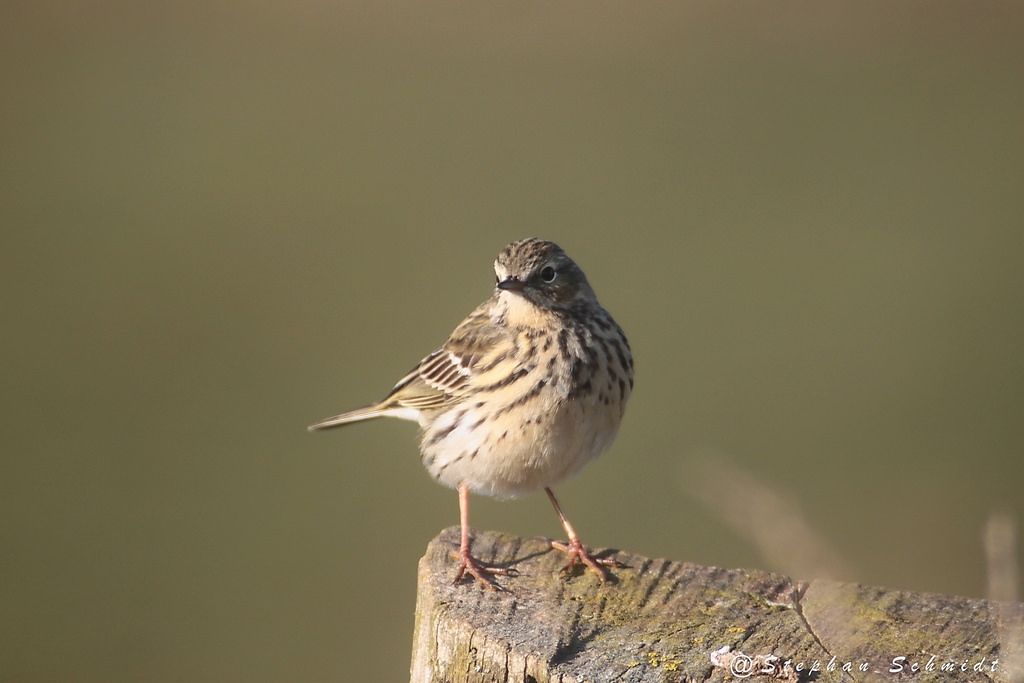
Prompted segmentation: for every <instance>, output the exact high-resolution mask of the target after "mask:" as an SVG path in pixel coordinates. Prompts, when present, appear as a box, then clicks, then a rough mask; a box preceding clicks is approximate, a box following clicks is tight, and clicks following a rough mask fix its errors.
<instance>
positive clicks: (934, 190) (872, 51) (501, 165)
mask: <svg viewBox="0 0 1024 683" xmlns="http://www.w3.org/2000/svg"><path fill="white" fill-rule="evenodd" d="M1022 29H1024V6H1022V5H1021V4H1020V3H1018V2H992V3H984V4H977V3H962V2H946V1H939V2H931V1H929V2H925V1H923V0H912V1H909V2H901V3H892V2H888V1H886V2H848V3H833V4H828V3H826V4H821V3H816V2H776V3H759V2H733V1H731V0H727V1H724V2H723V1H720V0H698V1H695V2H687V3H654V2H640V3H593V2H587V3H578V2H566V3H540V2H524V3H507V4H504V3H502V4H492V3H468V2H467V3H413V2H389V3H348V2H336V3H324V2H314V3H303V2H299V3H259V2H257V3H232V2H226V1H224V0H213V1H212V2H178V3H170V2H167V3H129V2H110V1H104V0H101V1H100V2H93V3H70V2H61V1H60V0H55V1H52V2H46V1H43V2H33V3H27V2H20V1H14V2H7V3H4V5H3V7H2V9H0V54H2V61H0V85H2V88H3V96H2V100H0V168H2V174H3V176H2V177H3V182H2V183H0V223H2V226H3V239H2V256H0V262H2V270H0V280H2V286H3V292H4V295H3V312H4V314H3V320H4V325H3V328H4V329H3V334H2V336H0V339H2V344H3V356H4V359H5V362H4V364H3V367H4V370H3V372H4V375H5V380H4V388H5V392H4V393H5V399H4V401H3V404H2V410H0V415H2V417H0V419H2V420H3V433H4V434H5V435H6V438H5V449H4V453H3V460H2V471H0V513H2V520H3V521H2V522H0V613H2V618H0V681H4V682H5V683H6V682H8V681H12V682H14V681H19V682H20V681H242V680H245V681H279V680H294V681H335V680H359V681H396V680H404V679H406V678H407V675H408V674H407V672H408V663H409V652H410V648H411V635H412V626H413V607H414V602H415V575H416V562H417V559H418V557H419V556H420V554H421V553H422V551H423V549H424V548H425V546H426V544H427V542H428V541H429V539H430V538H431V537H432V536H433V535H434V534H436V533H437V532H438V531H439V530H440V529H442V528H443V527H445V526H449V525H452V524H456V523H457V522H458V507H457V500H456V495H455V493H454V492H453V491H450V490H447V489H443V488H441V487H438V486H437V485H435V484H434V483H433V482H432V481H431V480H430V479H429V477H428V476H427V475H426V474H425V473H424V472H423V470H422V468H421V466H420V464H419V459H418V455H417V451H416V446H415V440H414V437H415V427H414V426H412V425H410V424H408V423H396V422H389V421H380V422H376V423H372V424H367V425H363V426H359V427H352V428H349V429H346V430H343V431H334V432H330V433H320V434H308V433H306V431H305V427H306V425H308V424H310V423H312V422H313V421H315V420H317V419H319V418H322V417H325V416H327V415H330V414H334V413H335V412H339V411H341V410H344V409H348V408H352V407H355V406H358V405H361V404H363V403H366V402H368V401H370V400H373V399H376V398H379V397H381V396H382V395H383V394H384V393H385V392H386V391H387V390H388V389H389V388H390V387H391V385H392V384H393V383H394V381H395V380H397V379H398V377H400V376H401V375H402V374H403V373H404V372H406V371H407V370H408V369H409V368H410V367H412V365H413V364H414V363H415V362H416V361H418V360H419V359H420V357H421V356H423V355H424V354H426V353H427V352H428V351H430V350H432V349H433V348H434V347H435V346H436V345H437V344H439V343H441V342H442V341H443V340H444V338H445V337H446V335H447V334H448V332H449V331H450V330H451V329H452V328H453V327H454V326H455V324H456V323H458V322H459V321H460V320H461V319H462V318H463V316H464V315H465V314H466V313H468V312H469V311H470V310H471V309H472V308H473V307H474V306H475V305H476V304H478V303H479V302H480V301H482V300H483V299H485V298H486V297H487V296H489V293H490V289H491V286H492V283H493V273H492V271H491V263H492V261H493V259H494V257H495V256H496V255H497V253H498V251H499V250H500V249H501V248H502V247H503V246H504V245H505V244H506V243H507V242H510V241H512V240H514V239H519V238H523V237H527V236H531V235H537V236H541V237H545V238H548V239H552V240H555V241H557V242H559V243H560V244H561V245H562V246H563V247H565V249H566V250H567V251H568V252H569V254H570V255H571V256H573V257H574V258H575V259H576V260H577V262H579V263H580V264H581V266H582V267H583V269H584V270H585V271H586V272H587V274H588V276H589V278H590V281H591V283H592V284H593V285H594V287H595V289H596V290H597V292H598V294H599V296H600V298H601V301H602V303H603V304H604V305H605V307H606V308H608V309H609V310H610V311H611V312H612V313H613V314H614V315H615V317H616V318H617V320H618V321H619V322H620V324H621V325H622V326H623V327H624V328H625V330H626V332H627V333H628V334H629V336H630V340H631V342H632V345H633V350H634V353H635V356H636V359H637V372H638V375H637V389H636V393H635V394H634V397H633V400H632V404H631V405H630V408H629V410H628V411H627V417H626V421H625V423H624V425H623V428H622V431H621V433H620V437H619V439H618V441H617V442H616V444H615V445H614V447H613V448H612V450H611V451H610V452H608V453H607V454H605V456H603V457H602V458H601V459H600V460H598V461H597V462H595V463H593V464H592V465H590V466H589V467H588V468H587V469H586V470H584V472H583V474H582V475H581V476H580V477H577V478H576V479H574V480H573V481H571V482H568V483H566V484H563V485H562V486H561V487H559V488H558V489H557V490H558V492H559V494H560V498H561V500H562V503H563V504H564V506H565V508H566V510H567V512H568V514H569V516H570V518H571V519H572V520H573V521H574V522H575V524H576V527H577V529H578V530H579V531H580V534H581V536H582V537H583V540H584V541H586V542H587V543H589V544H591V545H595V546H600V547H608V546H611V547H617V548H621V549H624V550H629V551H633V552H638V553H643V554H647V555H651V556H657V557H671V558H674V559H680V560H689V561H694V562H699V563H704V564H714V565H721V566H728V567H736V566H738V567H760V568H766V569H773V570H779V571H792V572H794V573H796V572H802V575H801V576H800V577H799V578H813V576H816V575H821V574H823V573H828V574H831V575H834V576H836V577H837V578H842V579H847V580H853V581H858V582H864V583H870V584H879V585H885V586H891V587H896V588H902V589H911V590H924V591H938V592H943V593H957V594H964V595H970V596H984V595H985V593H986V563H985V554H984V550H983V545H982V537H983V529H984V526H985V521H986V519H988V517H989V515H990V514H991V513H992V512H993V511H998V510H1002V511H1004V512H1008V513H1009V514H1010V515H1011V516H1016V518H1017V519H1018V520H1019V519H1020V513H1021V512H1022V504H1021V491H1022V488H1024V356H1022V353H1021V349H1022V348H1024V220H1022V219H1024V211H1022V209H1024V200H1022V196H1024V187H1022V186H1024V155H1022V150H1024V145H1022V142H1024V140H1022V137H1024V126H1022V113H1024V85H1022V84H1024V74H1022V67H1021V65H1022V64H1024V45H1022V42H1021V40H1020V36H1021V35H1022V34H1024V31H1022ZM709 473H711V474H710V475H709ZM762 487H763V488H762ZM773 497H774V498H773ZM765 499H769V500H771V499H775V500H776V503H779V505H774V507H775V508H779V507H780V505H781V506H782V507H783V508H785V511H788V512H786V515H790V516H791V517H792V518H789V517H786V515H782V517H780V519H779V521H778V527H779V532H780V533H781V534H782V536H781V537H780V538H781V540H776V539H775V538H774V537H773V536H772V529H771V524H769V525H768V526H769V528H768V530H767V535H766V532H765V530H764V529H762V530H761V531H756V530H752V527H753V526H756V525H755V524H753V522H754V521H755V520H751V519H749V518H748V519H746V521H744V518H743V514H742V511H743V510H745V509H746V507H744V506H745V505H747V504H749V503H751V502H753V503H755V508H756V503H757V501H763V500H765ZM769 507H771V506H769ZM738 511H739V513H738ZM756 512H757V511H756V509H755V513H756ZM762 513H763V511H762ZM758 514H761V513H758ZM794 519H798V520H802V521H801V524H803V525H804V526H805V527H806V529H805V531H806V532H807V534H810V535H809V536H805V537H804V538H805V540H806V544H807V545H808V546H811V547H812V549H813V548H823V549H826V551H827V554H829V556H828V557H827V558H825V559H823V560H822V561H821V562H819V563H815V562H810V563H803V564H801V563H799V562H797V563H795V564H788V560H787V559H786V557H787V553H786V552H785V551H784V552H783V553H782V558H781V559H780V558H779V556H778V554H776V555H775V556H773V555H772V554H771V553H766V552H765V551H764V547H765V546H766V545H771V544H773V543H774V544H775V545H776V546H778V545H783V546H786V544H791V543H794V541H793V540H792V537H791V536H787V535H786V534H787V533H788V532H787V530H786V528H784V527H789V526H792V522H793V520H794ZM471 521H472V523H473V525H474V526H477V527H480V528H494V529H502V530H506V531H511V532H514V533H518V534H522V535H526V536H532V535H535V534H545V535H549V536H558V535H560V529H559V526H558V522H557V519H556V517H555V515H554V513H553V512H552V511H551V509H550V506H549V505H548V503H547V501H546V500H545V499H544V497H543V496H540V497H537V496H535V497H531V498H527V499H525V500H521V501H515V502H507V503H500V502H495V501H490V500H482V499H474V501H473V509H472V517H471ZM763 521H764V520H763V519H761V522H763ZM745 525H746V526H745ZM762 526H764V525H763V524H762ZM747 527H750V528H747ZM798 538H799V537H798ZM795 544H798V545H804V543H803V541H800V540H798V541H796V542H795ZM787 549H788V548H787ZM776 550H778V548H776ZM792 550H793V555H792V556H793V557H799V556H800V554H801V553H804V554H806V552H805V551H806V550H807V548H796V547H793V548H792ZM823 552H824V551H823ZM812 554H813V553H812ZM1017 556H1018V558H1019V557H1020V551H1019V550H1017ZM467 590H475V588H472V587H467Z"/></svg>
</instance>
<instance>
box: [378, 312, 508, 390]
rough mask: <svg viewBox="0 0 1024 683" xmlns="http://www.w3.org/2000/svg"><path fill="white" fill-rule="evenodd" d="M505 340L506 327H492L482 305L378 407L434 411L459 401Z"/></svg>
mask: <svg viewBox="0 0 1024 683" xmlns="http://www.w3.org/2000/svg"><path fill="white" fill-rule="evenodd" d="M507 338H508V337H507V331H506V330H505V328H503V327H499V326H496V325H493V324H491V322H490V318H489V315H488V313H487V308H486V305H484V306H481V307H480V308H478V309H477V310H475V311H473V313H471V314H470V316H469V317H468V318H466V320H464V321H463V322H462V324H460V325H459V326H458V327H457V328H455V331H454V332H452V335H451V337H449V338H448V341H447V342H445V343H444V346H442V347H441V348H439V349H438V350H436V351H434V352H433V353H431V354H430V355H429V356H427V357H426V358H424V359H423V360H421V361H420V362H419V364H418V365H417V366H416V367H415V368H413V370H412V371H411V372H409V374H407V375H406V376H405V377H403V378H402V379H400V380H399V381H398V383H397V384H396V385H395V388H394V389H392V390H391V393H390V394H388V396H387V397H386V398H385V399H384V400H383V401H381V404H382V405H386V406H395V407H397V406H401V407H403V408H414V409H417V410H437V409H440V408H444V407H446V406H451V405H454V404H456V403H459V402H461V401H462V400H463V399H465V397H466V396H467V395H468V393H469V392H470V390H471V386H472V385H473V380H474V377H476V376H477V375H478V373H479V371H480V370H481V369H482V368H481V366H482V365H483V364H484V363H486V362H487V360H488V359H490V358H492V357H493V356H495V352H496V351H497V350H498V349H500V348H502V346H503V345H502V341H503V340H504V339H507Z"/></svg>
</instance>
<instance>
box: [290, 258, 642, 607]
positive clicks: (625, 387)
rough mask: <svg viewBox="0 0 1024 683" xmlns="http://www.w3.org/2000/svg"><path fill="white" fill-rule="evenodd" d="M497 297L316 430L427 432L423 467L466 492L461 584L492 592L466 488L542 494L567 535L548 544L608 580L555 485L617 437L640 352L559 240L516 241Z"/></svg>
mask: <svg viewBox="0 0 1024 683" xmlns="http://www.w3.org/2000/svg"><path fill="white" fill-rule="evenodd" d="M494 272H495V274H496V275H497V284H495V286H494V294H493V295H492V296H491V298H490V299H489V300H487V301H485V302H484V303H483V304H481V305H480V306H479V307H477V309H476V310H475V311H473V312H472V313H470V314H469V317H468V318H466V319H465V320H464V321H463V322H462V323H461V324H460V325H459V326H458V327H456V328H455V331H454V332H452V335H451V337H449V338H448V341H446V342H445V343H444V345H443V346H441V348H439V349H438V350H436V351H434V352H433V353H431V354H430V355H429V356H427V357H426V358H424V359H423V360H422V361H420V363H419V364H418V365H417V366H416V367H415V368H413V370H412V372H410V373H409V374H407V375H406V376H405V377H403V378H402V379H400V380H399V381H398V384H396V385H395V388H394V389H392V390H391V393H389V394H388V395H387V396H386V397H385V398H383V399H382V400H380V401H378V402H376V403H373V404H370V405H368V406H366V407H364V408H359V409H358V410H353V411H351V412H347V413H342V414H341V415H336V416H335V417H331V418H327V419H326V420H323V421H322V422H318V423H316V424H315V425H313V426H311V427H310V429H311V430H312V429H324V428H326V427H336V426H339V425H344V424H348V423H350V422H359V421H361V420H370V419H373V418H377V417H400V418H403V419H407V420H413V421H415V422H418V423H419V425H420V427H421V428H422V434H421V437H420V452H421V453H422V459H423V465H424V466H425V467H426V468H427V471H428V472H430V474H431V475H432V476H433V477H434V478H435V479H436V480H438V481H439V482H441V483H442V484H446V485H448V486H451V487H453V488H456V489H458V491H459V511H460V520H461V524H462V543H461V547H460V549H459V552H458V555H457V558H458V561H459V568H458V571H457V572H456V574H455V582H456V583H457V582H459V581H460V580H461V579H462V577H463V575H464V574H465V573H467V572H468V573H469V574H470V575H472V576H473V577H475V578H476V580H477V581H479V582H480V583H482V584H484V585H486V586H488V587H491V588H495V587H496V586H495V584H494V582H493V579H492V578H491V576H490V575H491V574H507V573H508V570H505V569H502V568H499V567H492V566H488V565H485V564H483V563H482V562H480V561H479V560H477V559H475V558H474V557H473V556H472V555H470V552H469V492H470V491H472V492H473V493H480V494H484V495H488V496H495V497H497V498H518V497H520V496H525V495H526V494H529V493H534V492H536V491H539V490H540V489H544V491H545V492H547V494H548V497H549V498H550V499H551V503H552V505H554V506H555V511H556V512H557V513H558V518H559V519H560V520H561V522H562V526H563V527H564V528H565V532H566V534H567V535H568V537H569V541H568V543H556V542H553V541H552V542H550V543H551V545H552V547H555V548H558V549H560V550H562V551H564V552H566V553H567V554H568V557H569V563H568V564H567V565H566V566H565V570H569V569H571V568H572V567H573V566H574V565H575V564H576V562H577V561H581V562H583V563H584V564H585V565H586V566H588V567H590V568H591V569H592V570H594V572H596V573H597V575H598V577H600V579H601V580H602V581H604V580H605V579H606V576H605V570H604V568H603V567H602V565H605V566H614V564H615V563H614V561H613V560H604V559H597V558H594V557H593V556H591V554H590V553H589V552H587V549H586V548H585V547H584V546H583V544H582V543H580V540H579V538H578V537H577V536H576V532H575V531H574V530H573V528H572V525H571V524H570V523H569V520H568V519H566V517H565V515H564V514H563V513H562V509H561V506H560V505H559V504H558V501H557V500H556V499H555V495H554V494H553V493H552V492H551V488H550V487H551V486H553V485H554V484H556V483H558V482H559V481H561V480H563V479H565V478H566V477H568V476H570V475H572V474H575V473H576V472H578V471H579V470H580V468H582V467H583V466H584V465H585V464H587V463H588V462H589V461H590V460H592V459H593V458H595V457H596V456H597V455H598V453H600V452H601V451H602V450H604V449H605V448H606V447H607V446H608V445H609V444H610V443H611V442H612V439H614V438H615V433H616V432H617V431H618V428H619V422H620V421H621V420H622V414H623V411H624V410H625V408H626V401H627V400H628V399H629V395H630V393H631V391H632V389H633V356H632V354H631V353H630V350H629V343H628V342H627V341H626V336H625V335H624V334H623V333H622V329H621V328H620V327H619V326H618V325H617V324H616V323H615V321H614V320H612V317H611V316H610V315H609V314H608V312H607V311H606V310H604V308H602V307H601V305H600V304H599V303H598V302H597V297H596V296H595V295H594V290H593V289H591V288H590V284H589V283H588V282H587V278H586V276H585V275H584V274H583V271H582V270H580V268H579V266H577V265H576V264H575V263H574V262H573V261H572V259H570V258H569V257H568V256H566V254H565V252H564V251H562V249H561V248H559V247H558V245H556V244H554V243H552V242H547V241H545V240H540V239H536V238H531V239H526V240H521V241H519V242H513V243H512V244H510V245H508V246H507V247H505V248H504V249H503V250H502V252H501V253H500V254H498V258H497V260H495V262H494Z"/></svg>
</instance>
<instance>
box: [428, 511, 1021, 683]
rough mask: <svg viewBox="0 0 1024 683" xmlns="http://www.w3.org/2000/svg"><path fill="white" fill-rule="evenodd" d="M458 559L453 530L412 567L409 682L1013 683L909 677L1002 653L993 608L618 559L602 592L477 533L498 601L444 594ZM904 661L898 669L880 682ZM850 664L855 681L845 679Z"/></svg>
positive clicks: (536, 544)
mask: <svg viewBox="0 0 1024 683" xmlns="http://www.w3.org/2000/svg"><path fill="white" fill-rule="evenodd" d="M457 547H458V528H457V527H453V528H450V529H446V530H445V531H443V532H442V533H441V534H440V535H439V536H438V537H437V538H435V539H434V540H433V541H432V542H431V543H430V545H429V546H428V548H427V552H426V554H425V555H424V557H423V559H421V560H420V567H419V593H418V600H417V606H416V626H415V633H414V641H413V660H412V668H411V673H412V681H413V683H492V682H493V683H549V682H557V683H582V682H584V681H587V682H592V683H605V682H609V683H610V682H612V681H616V682H618V681H622V682H628V683H654V682H665V681H727V680H736V679H741V678H742V676H739V675H736V672H735V671H730V670H729V668H728V667H729V662H732V661H733V660H734V659H735V658H736V657H737V656H739V657H742V656H749V657H751V658H754V657H758V658H760V659H758V660H757V662H758V664H759V665H760V664H761V663H763V662H764V661H766V658H768V660H769V661H770V660H771V658H772V657H778V660H775V669H776V671H775V673H774V675H753V676H751V677H750V678H751V680H760V681H764V680H786V681H809V680H813V681H820V682H822V683H824V682H828V681H875V680H879V681H881V680H885V681H893V682H899V681H903V680H905V679H906V680H913V681H915V683H917V682H919V681H921V682H923V681H944V682H946V683H951V682H952V681H979V682H982V681H997V682H999V683H1002V682H1004V681H1005V682H1006V683H1011V682H1012V683H1016V682H1015V681H1012V678H1011V676H1010V674H1009V673H1008V671H1009V669H1005V668H1004V669H999V668H998V667H997V669H996V670H995V671H982V672H976V671H974V670H968V671H967V672H962V671H959V670H958V671H957V672H955V675H954V674H953V673H951V672H949V671H945V672H944V671H941V670H936V671H923V670H922V671H918V672H916V673H913V674H911V672H910V666H911V663H912V662H914V661H917V662H919V663H920V665H921V666H922V667H923V666H924V665H925V664H926V663H927V662H928V658H929V657H930V656H932V654H936V656H937V657H938V658H939V660H938V661H939V663H940V664H941V663H944V662H946V661H947V660H948V659H955V660H956V663H957V664H960V662H961V660H968V661H969V664H971V665H973V664H974V663H977V662H979V661H981V660H982V659H983V658H984V661H985V662H987V663H988V664H989V665H990V664H991V662H992V661H993V659H997V658H999V657H1000V656H1002V655H1003V654H1005V650H1006V644H1003V645H1002V649H1001V643H1000V638H1001V636H1000V633H1002V631H1000V630H999V628H1000V626H999V624H998V623H997V621H998V619H997V618H996V617H995V615H996V613H997V611H998V610H996V608H995V607H994V606H993V604H991V603H988V602H986V601H983V600H968V599H966V598H956V597H949V596H937V595H929V594H920V593H908V592H901V591H889V590H886V589H882V588H873V587H865V586H858V585H854V584H841V583H835V582H827V581H811V582H808V583H800V584H795V583H794V582H793V581H792V580H791V579H790V578H789V577H786V576H783V575H781V574H774V573H771V572H765V571H758V570H743V569H721V568H718V567H704V566H700V565H696V564H691V563H686V562H673V561H669V560H657V559H650V558H646V557H641V556H638V555H631V554H628V553H623V552H616V553H615V557H616V559H618V560H619V561H620V562H622V563H623V564H624V565H626V566H624V567H621V568H616V569H613V570H612V572H611V574H612V578H611V580H610V581H609V582H608V583H606V584H602V583H601V582H600V581H598V580H597V578H596V577H595V576H594V575H593V573H592V572H586V573H584V572H582V571H576V572H575V573H573V574H571V575H565V574H559V570H560V568H561V567H562V564H563V563H564V556H563V554H562V553H560V552H557V551H551V550H549V549H548V547H547V545H546V544H545V543H544V542H543V541H541V540H525V539H522V538H518V537H514V536H509V535H504V534H500V533H495V532H477V533H476V534H475V535H474V540H473V549H474V554H475V555H476V556H477V557H478V558H479V559H481V560H484V561H485V562H488V563H493V564H497V565H501V566H507V567H510V568H513V569H515V570H516V571H517V572H518V574H517V575H516V576H512V577H499V578H500V583H501V585H502V586H503V587H504V588H505V590H504V591H502V592H497V591H490V590H485V589H483V588H481V587H480V586H478V585H476V584H475V583H472V582H469V583H464V584H461V585H457V586H454V585H452V584H451V577H452V575H453V573H454V563H453V560H452V559H451V553H452V551H453V549H455V548H457ZM1000 607H1001V608H1005V607H1006V605H1005V604H1003V605H1000ZM1010 607H1011V608H1012V609H1011V610H1010V611H1009V612H1007V611H1006V609H1003V611H1002V612H1000V613H1001V614H1007V613H1008V614H1011V615H1014V616H1013V617H1012V618H1014V619H1024V616H1022V615H1024V606H1022V605H1012V606H1010ZM1004 620H1005V617H1004ZM723 648H726V649H723ZM712 653H718V656H717V657H713V654H712ZM723 653H724V654H723ZM1001 653H1002V654H1001ZM901 656H902V657H905V658H906V659H905V660H902V662H901V663H902V665H903V670H902V671H900V672H891V671H889V669H890V668H891V667H892V666H893V663H892V662H893V659H894V658H896V657H901ZM786 660H789V661H790V667H789V668H788V669H785V670H784V669H783V667H782V664H783V663H784V662H785V661H786ZM713 661H714V662H715V663H716V664H717V665H716V664H713ZM847 662H849V663H850V665H851V667H850V668H851V669H852V670H851V671H843V670H842V669H843V665H844V664H845V663H847ZM815 663H817V666H816V667H815ZM830 663H831V669H830V668H829V665H830ZM797 664H802V665H803V666H802V667H801V669H800V670H797V668H796V666H797ZM858 666H861V667H867V670H866V671H860V670H857V669H856V667H858ZM812 668H817V669H818V670H817V671H811V669H812Z"/></svg>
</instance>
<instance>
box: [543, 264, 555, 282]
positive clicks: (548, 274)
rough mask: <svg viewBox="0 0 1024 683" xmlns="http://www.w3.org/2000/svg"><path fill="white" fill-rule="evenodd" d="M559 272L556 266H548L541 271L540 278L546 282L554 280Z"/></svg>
mask: <svg viewBox="0 0 1024 683" xmlns="http://www.w3.org/2000/svg"><path fill="white" fill-rule="evenodd" d="M557 274H558V273H556V272H555V269H554V268H552V267H551V266H547V267H545V268H544V270H542V271H540V279H541V280H543V281H544V282H554V281H555V276H556V275H557Z"/></svg>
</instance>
